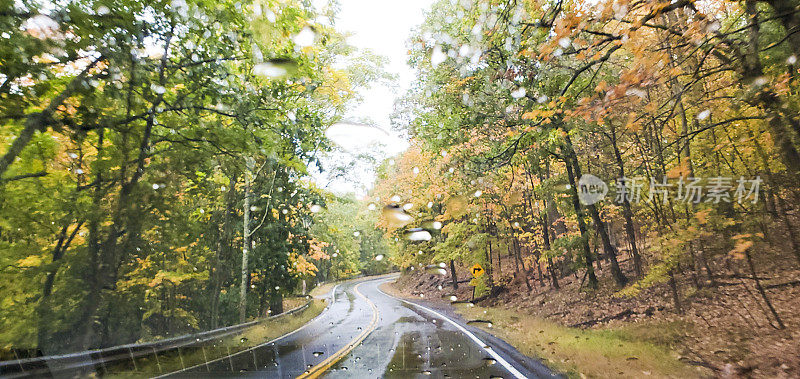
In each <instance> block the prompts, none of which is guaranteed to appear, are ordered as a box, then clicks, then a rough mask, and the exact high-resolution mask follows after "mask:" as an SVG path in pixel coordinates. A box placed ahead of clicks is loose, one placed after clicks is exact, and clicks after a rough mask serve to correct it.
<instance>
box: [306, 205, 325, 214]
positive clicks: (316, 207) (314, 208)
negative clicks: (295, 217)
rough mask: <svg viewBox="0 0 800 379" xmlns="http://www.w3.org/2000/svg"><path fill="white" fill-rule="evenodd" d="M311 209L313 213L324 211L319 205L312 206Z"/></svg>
mask: <svg viewBox="0 0 800 379" xmlns="http://www.w3.org/2000/svg"><path fill="white" fill-rule="evenodd" d="M309 209H310V210H311V213H317V212H319V211H321V210H322V207H321V206H319V205H317V204H311V207H310V208H309Z"/></svg>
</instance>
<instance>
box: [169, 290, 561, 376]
mask: <svg viewBox="0 0 800 379" xmlns="http://www.w3.org/2000/svg"><path fill="white" fill-rule="evenodd" d="M390 280H393V277H382V278H367V279H362V280H360V281H355V282H350V283H344V284H340V285H337V286H336V287H335V288H334V289H333V291H332V293H331V295H330V296H331V298H330V299H329V304H330V305H329V307H328V308H327V309H326V310H325V311H323V312H322V314H320V315H319V316H318V317H317V318H315V319H313V320H312V321H311V322H309V323H308V324H306V325H305V326H303V327H302V328H300V329H298V330H296V331H295V332H292V333H290V334H288V335H285V336H283V337H281V338H279V339H277V340H274V341H271V342H269V343H266V344H263V345H260V346H257V347H255V348H252V349H250V350H246V351H243V352H240V353H238V354H234V355H231V356H229V357H225V358H221V359H218V360H215V361H211V362H208V363H206V364H203V365H199V366H195V367H192V368H189V369H187V370H184V371H181V372H178V373H176V374H175V375H179V376H191V377H198V376H214V377H219V376H237V377H267V378H295V377H302V378H315V377H326V378H380V377H385V378H409V377H425V378H427V377H434V378H443V377H453V378H534V377H551V376H552V375H553V374H552V373H550V371H549V370H548V369H547V368H546V367H544V366H543V365H541V364H540V363H539V362H538V361H536V360H533V359H531V358H528V357H525V356H524V355H522V354H520V353H519V352H517V351H516V350H515V349H514V348H513V347H511V346H509V345H508V344H506V343H505V342H503V341H502V340H499V339H496V338H494V337H492V336H491V335H488V334H487V333H485V332H483V331H481V330H479V329H477V328H473V327H471V326H468V325H465V324H464V323H463V322H460V321H457V320H456V319H455V317H452V315H446V314H445V313H444V311H441V310H436V309H431V308H428V307H427V306H420V305H415V304H411V303H409V302H407V301H404V300H400V299H397V298H394V297H391V296H389V295H387V294H385V293H383V292H382V291H381V290H380V288H379V285H380V284H383V283H385V282H387V281H390Z"/></svg>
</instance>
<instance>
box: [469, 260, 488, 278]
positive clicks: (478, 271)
mask: <svg viewBox="0 0 800 379" xmlns="http://www.w3.org/2000/svg"><path fill="white" fill-rule="evenodd" d="M469 271H470V272H471V273H472V276H474V277H476V278H480V277H481V276H483V274H484V271H483V267H481V265H479V264H477V263H476V264H475V265H474V266H472V267H471V268H470V269H469Z"/></svg>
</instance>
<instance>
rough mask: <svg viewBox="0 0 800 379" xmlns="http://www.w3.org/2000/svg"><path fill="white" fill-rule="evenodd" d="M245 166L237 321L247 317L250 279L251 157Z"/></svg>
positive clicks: (243, 320) (253, 166)
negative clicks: (248, 265)
mask: <svg viewBox="0 0 800 379" xmlns="http://www.w3.org/2000/svg"><path fill="white" fill-rule="evenodd" d="M246 164H247V168H246V170H247V171H246V172H245V182H244V218H243V219H242V238H243V239H244V246H242V271H241V274H242V275H241V282H240V285H239V322H240V323H243V322H245V320H246V319H247V283H248V282H249V281H250V280H249V279H250V271H249V270H248V267H247V258H248V254H249V252H250V186H251V185H252V182H253V170H254V169H255V161H254V160H253V158H251V157H248V158H247V162H246Z"/></svg>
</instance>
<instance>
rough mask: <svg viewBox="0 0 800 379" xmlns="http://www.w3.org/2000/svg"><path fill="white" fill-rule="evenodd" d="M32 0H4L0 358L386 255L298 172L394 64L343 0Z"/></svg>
mask: <svg viewBox="0 0 800 379" xmlns="http://www.w3.org/2000/svg"><path fill="white" fill-rule="evenodd" d="M43 4H44V3H40V2H37V1H17V2H14V1H6V2H3V3H2V5H0V28H1V29H2V35H1V37H0V38H2V47H0V62H1V63H0V83H2V84H0V112H2V127H0V352H2V356H3V358H4V359H9V358H11V359H13V358H15V357H17V358H19V357H25V356H29V355H42V354H44V355H50V354H57V353H63V352H70V351H79V350H85V349H89V348H100V347H107V346H114V345H120V344H124V343H131V342H137V341H150V340H154V339H158V338H164V337H169V336H176V335H180V334H186V333H190V332H195V331H202V330H209V329H213V328H217V327H221V326H227V325H232V324H237V323H239V322H243V321H245V320H246V319H251V318H254V317H259V316H261V317H263V316H265V315H268V314H277V313H281V312H282V311H283V303H282V298H283V297H284V296H290V295H301V294H302V295H305V294H306V293H307V292H304V291H306V289H308V290H310V289H311V288H312V287H313V286H314V285H315V284H316V283H317V282H322V281H331V280H336V279H339V278H346V277H350V276H353V275H357V274H359V273H362V271H363V272H373V273H374V272H380V271H382V270H386V269H387V268H388V263H387V262H382V263H381V262H376V261H374V260H371V258H372V257H373V256H374V255H378V254H381V252H380V251H381V249H382V248H385V245H384V244H382V235H381V233H380V232H378V231H377V230H376V229H375V227H374V224H375V222H374V220H372V218H370V217H371V216H370V215H369V214H368V213H366V212H361V214H360V215H359V211H360V208H359V205H358V203H357V201H356V200H355V198H353V197H352V195H344V196H342V195H336V194H333V193H330V192H328V191H326V190H324V189H322V188H319V187H317V186H316V185H315V184H314V183H313V182H312V180H311V179H310V176H309V175H310V169H309V167H312V166H313V167H322V168H325V169H327V167H323V165H324V163H323V161H322V160H321V157H323V156H324V155H325V154H329V153H331V152H332V151H335V150H336V149H337V147H336V146H334V144H332V143H331V142H330V141H329V140H328V139H327V138H326V137H325V130H326V128H327V127H328V126H330V125H331V124H333V123H335V122H337V121H338V120H339V119H341V117H342V115H343V114H344V111H345V110H346V109H347V107H348V106H350V105H351V104H353V103H355V102H358V101H359V96H360V95H359V93H358V89H359V88H362V87H363V86H364V85H366V84H367V83H369V82H370V81H374V80H377V79H379V78H381V77H383V76H384V75H385V74H384V73H383V70H382V69H381V65H382V60H381V58H380V57H377V56H375V55H372V54H370V53H369V52H368V51H358V50H356V49H355V48H353V47H352V46H350V45H348V44H347V42H346V39H345V36H344V35H343V34H342V33H340V32H339V31H337V30H336V29H335V28H334V26H333V25H332V22H331V18H332V17H333V12H334V11H335V9H333V8H327V9H329V10H328V11H326V12H327V13H325V12H321V11H317V10H315V8H313V7H311V6H309V5H308V4H306V3H305V2H301V1H272V0H271V1H266V2H252V3H242V2H238V1H216V0H215V1H183V0H173V1H155V2H140V1H128V0H123V1H105V0H97V1H95V0H89V1H66V2H58V1H57V2H47V3H46V4H44V5H43ZM362 246H363V248H362ZM369 254H372V255H371V256H368V255H369ZM362 261H364V262H365V263H363V264H362V263H361V262H362Z"/></svg>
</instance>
